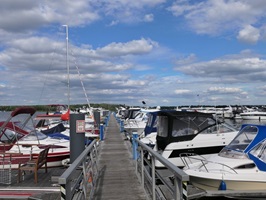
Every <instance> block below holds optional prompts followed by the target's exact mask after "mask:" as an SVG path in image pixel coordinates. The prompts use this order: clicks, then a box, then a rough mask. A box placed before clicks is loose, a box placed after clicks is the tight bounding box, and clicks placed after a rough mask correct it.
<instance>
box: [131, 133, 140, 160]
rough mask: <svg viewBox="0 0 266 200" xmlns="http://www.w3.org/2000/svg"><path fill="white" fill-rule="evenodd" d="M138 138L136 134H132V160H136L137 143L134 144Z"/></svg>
mask: <svg viewBox="0 0 266 200" xmlns="http://www.w3.org/2000/svg"><path fill="white" fill-rule="evenodd" d="M138 136H139V135H138V133H133V141H132V148H133V160H137V159H138V152H137V148H138V143H137V142H136V139H138Z"/></svg>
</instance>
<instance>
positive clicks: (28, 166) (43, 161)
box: [18, 147, 50, 183]
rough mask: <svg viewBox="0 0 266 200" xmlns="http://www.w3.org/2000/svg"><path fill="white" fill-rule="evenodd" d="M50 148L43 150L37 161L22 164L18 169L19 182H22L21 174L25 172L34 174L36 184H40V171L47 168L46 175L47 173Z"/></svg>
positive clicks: (32, 160)
mask: <svg viewBox="0 0 266 200" xmlns="http://www.w3.org/2000/svg"><path fill="white" fill-rule="evenodd" d="M49 149H50V148H49V147H47V148H45V149H44V150H42V151H41V152H40V153H39V155H38V157H37V158H36V159H31V160H30V161H28V162H26V163H20V164H19V167H18V182H20V177H21V173H22V172H23V173H25V171H31V172H34V182H35V183H37V182H38V170H39V169H41V168H42V166H43V165H44V166H45V173H47V156H48V152H49Z"/></svg>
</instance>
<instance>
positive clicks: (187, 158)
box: [179, 153, 237, 174]
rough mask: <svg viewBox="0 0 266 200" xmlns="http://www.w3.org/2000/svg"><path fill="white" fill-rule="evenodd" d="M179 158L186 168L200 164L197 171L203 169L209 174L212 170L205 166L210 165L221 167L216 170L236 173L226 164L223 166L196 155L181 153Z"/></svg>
mask: <svg viewBox="0 0 266 200" xmlns="http://www.w3.org/2000/svg"><path fill="white" fill-rule="evenodd" d="M179 156H180V158H181V160H182V162H183V163H184V166H185V167H187V168H190V164H192V163H196V162H200V163H201V166H200V167H199V169H201V168H204V169H205V170H206V172H210V171H213V170H210V169H208V166H207V164H208V163H212V164H215V165H220V166H222V167H221V168H217V169H222V171H226V169H229V171H232V172H233V173H235V174H237V171H236V170H235V169H233V168H232V167H230V166H228V165H226V164H223V163H219V162H213V161H210V160H207V159H206V158H204V157H202V156H200V155H198V154H195V153H181V154H180V155H179ZM222 171H221V172H222Z"/></svg>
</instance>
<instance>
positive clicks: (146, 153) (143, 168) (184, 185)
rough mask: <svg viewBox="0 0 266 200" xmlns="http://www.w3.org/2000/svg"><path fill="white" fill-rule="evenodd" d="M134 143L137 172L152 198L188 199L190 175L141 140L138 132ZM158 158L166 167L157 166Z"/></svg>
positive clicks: (153, 199) (134, 135) (134, 136)
mask: <svg viewBox="0 0 266 200" xmlns="http://www.w3.org/2000/svg"><path fill="white" fill-rule="evenodd" d="M132 145H133V147H132V148H133V159H134V160H135V170H136V174H137V176H138V177H139V179H140V182H141V185H142V187H143V188H144V189H145V191H146V193H147V194H148V195H150V197H151V199H152V200H155V199H175V200H177V199H188V182H189V175H187V174H186V173H185V172H184V171H183V170H181V169H180V168H178V167H176V166H175V165H174V164H173V163H171V162H170V161H168V160H167V159H165V158H164V157H162V155H160V154H159V153H158V152H156V151H154V150H153V149H152V148H150V147H149V146H148V145H146V144H144V143H143V142H141V141H140V140H139V139H138V134H137V133H135V134H133V141H132ZM156 160H158V161H159V162H161V163H162V165H163V166H164V167H163V168H156V167H155V161H156ZM162 185H163V186H162ZM165 196H167V197H165Z"/></svg>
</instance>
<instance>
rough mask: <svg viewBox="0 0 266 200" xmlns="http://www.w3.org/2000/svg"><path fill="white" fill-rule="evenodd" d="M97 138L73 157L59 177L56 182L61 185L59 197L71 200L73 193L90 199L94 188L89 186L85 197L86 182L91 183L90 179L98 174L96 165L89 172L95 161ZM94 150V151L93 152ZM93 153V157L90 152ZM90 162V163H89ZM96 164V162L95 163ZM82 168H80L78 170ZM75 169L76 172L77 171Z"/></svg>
mask: <svg viewBox="0 0 266 200" xmlns="http://www.w3.org/2000/svg"><path fill="white" fill-rule="evenodd" d="M96 142H97V140H93V141H92V142H91V144H90V145H89V146H88V147H86V149H85V150H84V151H83V152H82V153H81V154H80V155H79V157H77V158H76V159H75V161H74V162H73V163H72V164H71V165H70V166H69V167H68V168H67V170H66V171H65V172H64V173H63V174H62V175H61V176H60V177H59V179H58V183H59V185H60V186H61V187H60V188H61V199H62V200H63V199H65V200H71V199H74V195H75V194H78V195H81V193H82V195H83V196H84V197H85V199H90V198H91V197H92V196H93V191H94V188H93V187H91V188H90V192H91V195H90V196H89V197H86V195H87V191H88V184H89V183H90V184H94V183H91V181H90V179H92V180H96V179H97V177H93V178H92V177H91V176H97V175H98V168H97V166H96V173H91V172H92V171H93V169H92V167H93V166H94V165H95V163H96V161H97V150H95V149H96V145H97V143H96ZM94 151H96V152H94ZM93 153H95V155H94V156H95V158H93V156H92V154H93ZM89 162H91V163H89ZM96 164H97V163H96ZM79 169H82V170H79ZM77 170H79V171H78V173H77Z"/></svg>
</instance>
